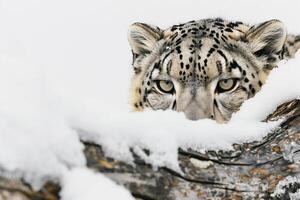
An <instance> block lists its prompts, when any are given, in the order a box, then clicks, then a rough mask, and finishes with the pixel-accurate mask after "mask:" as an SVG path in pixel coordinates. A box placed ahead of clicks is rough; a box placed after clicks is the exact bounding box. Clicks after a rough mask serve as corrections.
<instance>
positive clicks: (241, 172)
mask: <svg viewBox="0 0 300 200" xmlns="http://www.w3.org/2000/svg"><path fill="white" fill-rule="evenodd" d="M278 118H285V120H284V122H283V123H282V124H281V125H280V127H278V128H277V129H276V130H274V131H273V132H271V133H269V134H268V135H267V136H266V137H265V138H263V140H262V141H253V142H251V143H243V144H233V148H234V150H232V151H208V152H206V153H200V152H196V151H193V150H192V149H190V150H182V149H179V150H178V159H179V163H180V167H181V169H182V171H183V174H181V173H178V172H175V171H173V170H171V169H168V168H166V167H162V168H158V169H153V168H152V167H151V166H150V165H149V164H146V163H145V162H144V161H143V160H142V159H141V158H139V157H138V156H137V155H134V158H135V161H134V163H135V166H133V165H129V164H127V163H124V162H120V161H117V160H114V159H112V158H109V157H106V156H105V154H104V152H103V150H102V148H101V146H99V145H96V144H92V143H88V142H83V143H84V145H85V150H84V153H85V156H86V158H87V161H88V163H87V165H88V167H89V168H92V169H94V170H96V171H98V172H101V173H103V174H105V175H106V176H108V177H109V178H111V179H112V180H114V181H115V182H117V183H119V184H121V185H124V186H125V187H126V188H127V189H128V190H129V191H130V192H131V193H132V195H133V196H134V197H135V198H136V199H143V200H154V199H155V200H169V199H170V200H171V199H172V200H173V199H181V200H184V199H231V200H240V199H274V200H275V199H290V194H293V193H295V192H296V191H297V189H300V182H299V183H298V182H293V183H290V184H288V185H286V186H284V187H283V192H282V193H280V194H279V195H277V196H272V195H271V194H272V193H273V192H274V190H275V188H276V186H277V184H278V182H279V181H281V180H283V179H285V178H286V177H288V176H293V175H296V174H297V173H299V171H300V168H299V165H298V161H300V157H299V155H300V140H299V139H300V100H293V101H290V102H287V103H285V104H282V105H281V106H279V107H278V108H277V110H276V111H275V112H274V113H273V114H271V115H269V116H268V117H267V119H266V121H272V120H277V119H278ZM241 134H242V133H241ZM133 154H134V153H133ZM59 190H60V188H59V186H58V185H55V184H53V183H47V184H46V185H45V186H44V188H43V189H42V190H41V191H33V190H32V189H31V188H30V186H29V185H27V184H26V183H24V182H22V181H17V180H9V179H7V178H3V177H2V178H0V200H2V199H6V200H9V199H17V198H16V197H17V196H18V197H19V199H20V200H27V199H35V200H38V199H40V200H43V199H44V200H46V199H47V200H55V199H59ZM4 197H5V198H4Z"/></svg>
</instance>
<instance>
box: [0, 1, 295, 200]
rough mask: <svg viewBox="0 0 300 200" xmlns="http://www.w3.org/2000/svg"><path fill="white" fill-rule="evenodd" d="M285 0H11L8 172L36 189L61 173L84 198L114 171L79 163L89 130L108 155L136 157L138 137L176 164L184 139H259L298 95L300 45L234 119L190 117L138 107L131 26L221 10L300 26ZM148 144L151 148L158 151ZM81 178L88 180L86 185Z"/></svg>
mask: <svg viewBox="0 0 300 200" xmlns="http://www.w3.org/2000/svg"><path fill="white" fill-rule="evenodd" d="M218 4H221V5H220V6H219V7H218V6H216V5H218ZM285 4H286V2H283V1H279V0H268V1H263V2H261V1H258V0H252V1H247V2H240V1H234V2H233V0H230V1H227V2H226V3H224V1H221V0H209V1H201V2H199V1H197V0H191V1H190V2H186V1H179V0H178V1H174V0H166V1H164V2H161V1H160V0H153V1H147V2H143V4H141V3H140V1H138V0H132V1H130V2H128V1H121V0H104V1H101V2H98V1H96V0H88V1H85V2H84V4H83V2H82V1H78V0H75V1H70V0H64V1H61V0H53V1H35V0H31V1H26V2H25V1H22V0H2V1H1V3H0V27H1V30H0V172H1V174H3V173H2V172H5V173H6V175H7V176H14V177H16V178H18V177H23V178H25V180H27V181H29V182H30V183H31V184H32V185H33V186H34V188H35V189H38V188H39V187H40V186H41V185H42V184H43V182H44V181H46V180H49V179H50V180H53V181H57V182H60V183H62V184H63V186H64V187H63V192H62V197H63V198H64V199H66V200H67V199H68V198H72V199H73V194H71V192H70V191H72V190H75V191H77V190H78V191H82V193H81V194H82V195H83V196H82V198H81V199H85V198H89V197H90V196H84V195H88V194H86V193H85V192H88V193H89V191H87V190H88V189H89V188H85V185H91V184H93V183H95V182H97V184H98V183H99V184H100V185H101V187H99V191H97V190H96V188H91V189H92V190H93V191H92V193H94V191H95V193H97V194H98V192H99V193H100V192H103V193H104V192H106V190H102V189H101V188H102V185H103V184H104V185H105V184H106V182H108V180H107V179H105V178H103V177H102V176H100V175H95V174H94V173H93V172H89V171H86V170H85V169H81V170H80V169H78V170H76V169H75V168H82V167H84V165H85V163H86V161H85V158H84V155H83V153H82V149H83V145H82V144H81V142H80V139H83V140H89V141H93V142H96V143H98V144H101V145H103V147H104V150H105V152H106V153H107V154H108V155H110V156H112V157H115V158H117V159H121V160H125V161H129V162H130V161H132V157H131V154H130V153H129V147H133V149H134V151H135V152H136V153H137V154H138V155H140V156H141V157H142V158H144V159H145V160H146V162H148V163H151V164H152V165H153V166H168V167H170V168H173V169H175V170H179V169H178V163H177V148H178V147H182V148H188V147H192V148H196V149H198V150H203V149H211V148H214V149H216V148H219V149H230V148H231V144H232V143H234V142H241V141H251V140H257V139H260V138H261V137H263V136H264V134H266V133H267V132H268V131H269V130H270V129H272V128H274V127H275V126H276V125H277V123H269V124H266V123H262V122H260V120H261V119H263V118H264V117H265V116H266V115H267V114H268V113H270V111H272V110H273V109H274V108H276V106H277V105H278V104H279V103H281V102H283V101H285V100H288V99H291V98H297V97H299V94H300V93H299V87H300V83H299V73H300V67H299V65H300V58H299V57H300V55H299V53H298V55H296V59H295V60H291V61H289V62H288V63H286V64H284V63H281V64H280V66H279V68H278V69H275V70H274V71H273V72H272V74H271V76H270V79H269V81H268V83H267V85H266V86H264V87H263V90H262V91H261V92H260V93H259V94H258V95H257V96H256V97H255V98H253V99H251V100H249V101H247V102H246V103H245V104H244V106H243V107H242V110H241V112H239V113H237V114H236V115H234V117H233V120H232V121H231V122H230V123H229V124H227V125H219V124H216V123H215V122H214V121H211V120H200V121H197V122H194V121H188V120H187V119H185V117H184V116H183V114H180V113H175V112H171V111H169V112H147V113H131V112H129V106H128V103H127V101H128V88H129V81H130V76H131V73H132V68H131V66H130V62H131V60H130V59H131V53H130V50H129V46H128V44H127V38H126V36H127V28H128V26H129V25H130V24H131V23H133V22H135V21H141V22H148V23H152V24H156V25H159V26H161V27H167V26H169V25H172V24H174V23H179V22H185V21H189V20H192V19H200V18H207V17H212V16H214V17H215V16H218V17H225V18H227V19H233V20H242V21H247V22H249V23H257V22H262V21H264V20H269V19H271V18H277V19H280V20H282V21H283V22H284V23H285V24H286V25H287V29H288V30H289V31H290V32H293V33H297V32H298V33H300V30H299V28H298V27H300V21H299V20H298V18H299V17H296V16H295V15H297V13H299V12H298V11H299V8H300V2H299V1H298V0H292V1H289V4H292V5H293V6H288V7H287V6H286V5H285ZM170 5H172V8H171V9H170ZM233 5H234V6H233ZM217 8H219V9H217ZM266 8H268V9H266ZM282 8H285V10H286V12H283V11H282ZM253 10H255V13H256V16H255V17H253ZM154 11H155V12H154ZM178 13H180V15H179V14H178ZM298 15H299V14H298ZM142 148H148V149H149V150H150V152H151V153H150V155H146V154H145V153H144V152H143V151H141V149H142ZM72 169H74V170H72ZM77 180H84V181H82V183H81V184H78V185H77V184H76V183H75V181H76V182H77ZM107 184H110V183H107ZM112 187H113V188H116V187H114V186H112ZM94 189H95V190H94ZM121 191H122V189H121ZM107 192H108V193H109V194H107V195H114V192H113V191H111V192H110V191H109V190H107ZM122 192H123V191H122ZM125 196H126V195H125V194H124V197H125ZM127 196H128V194H127ZM74 198H75V197H74ZM108 198H109V196H108ZM109 199H113V198H109Z"/></svg>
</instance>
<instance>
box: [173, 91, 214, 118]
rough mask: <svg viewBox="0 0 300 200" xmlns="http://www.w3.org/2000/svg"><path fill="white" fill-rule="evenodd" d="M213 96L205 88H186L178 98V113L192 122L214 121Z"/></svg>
mask: <svg viewBox="0 0 300 200" xmlns="http://www.w3.org/2000/svg"><path fill="white" fill-rule="evenodd" d="M213 110H214V109H213V96H212V95H211V94H210V93H209V92H208V91H207V90H206V89H205V88H204V87H198V88H197V89H196V90H194V88H191V87H189V88H185V89H184V90H183V91H182V93H181V95H180V96H179V97H178V98H177V111H179V112H183V113H184V114H185V116H186V118H188V119H190V120H199V119H204V118H211V119H214V118H215V116H214V112H213Z"/></svg>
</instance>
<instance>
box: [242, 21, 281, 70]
mask: <svg viewBox="0 0 300 200" xmlns="http://www.w3.org/2000/svg"><path fill="white" fill-rule="evenodd" d="M286 37H287V33H286V29H285V27H284V25H283V23H282V22H281V21H279V20H270V21H266V22H264V23H262V24H259V25H256V26H253V27H251V28H250V29H249V30H248V31H247V33H246V36H245V39H246V42H248V43H249V45H250V48H251V50H252V52H253V54H254V55H256V56H257V57H259V58H260V59H261V60H263V61H265V62H266V63H268V64H271V65H273V64H276V63H277V62H278V61H279V60H280V54H281V52H282V49H283V47H284V44H285V41H286Z"/></svg>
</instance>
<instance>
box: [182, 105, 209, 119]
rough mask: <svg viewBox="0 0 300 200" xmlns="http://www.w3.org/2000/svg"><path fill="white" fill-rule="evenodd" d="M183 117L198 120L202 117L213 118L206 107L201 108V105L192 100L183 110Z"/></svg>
mask: <svg viewBox="0 0 300 200" xmlns="http://www.w3.org/2000/svg"><path fill="white" fill-rule="evenodd" d="M183 112H184V114H185V117H186V118H188V119H189V120H199V119H204V118H211V119H214V115H213V113H211V112H209V110H208V109H205V108H201V105H199V104H197V103H196V101H192V102H191V103H190V104H189V105H188V106H187V107H186V108H185V109H184V110H183Z"/></svg>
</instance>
